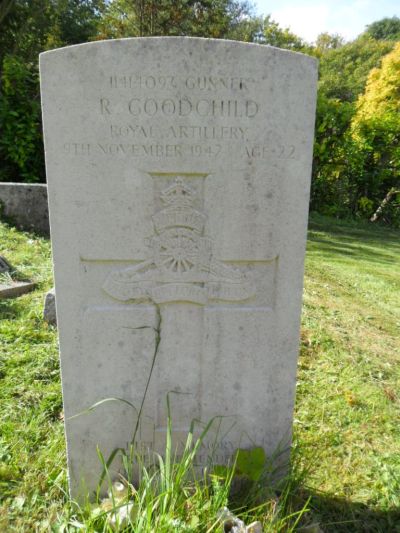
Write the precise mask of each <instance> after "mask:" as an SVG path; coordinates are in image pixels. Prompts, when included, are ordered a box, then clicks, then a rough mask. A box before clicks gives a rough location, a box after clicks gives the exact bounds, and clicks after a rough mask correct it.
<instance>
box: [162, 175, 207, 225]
mask: <svg viewBox="0 0 400 533" xmlns="http://www.w3.org/2000/svg"><path fill="white" fill-rule="evenodd" d="M195 195H196V192H195V191H194V190H193V189H191V188H190V187H189V186H188V185H186V184H185V183H184V181H183V180H182V178H180V177H178V178H176V179H175V181H174V183H173V184H172V185H170V186H169V187H167V188H166V189H165V190H164V191H162V192H161V194H160V198H161V200H162V201H163V203H164V204H166V205H167V207H166V208H165V209H162V210H161V211H159V212H158V213H155V214H154V215H153V217H152V219H153V224H154V229H155V230H156V232H157V233H161V232H162V231H164V230H166V229H169V228H174V227H183V228H188V229H190V230H193V231H196V232H197V233H202V231H203V229H204V224H205V222H206V219H207V217H206V215H204V213H201V212H200V211H197V210H196V209H194V208H193V207H192V205H193V198H194V196H195Z"/></svg>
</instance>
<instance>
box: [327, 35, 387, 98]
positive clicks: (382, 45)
mask: <svg viewBox="0 0 400 533" xmlns="http://www.w3.org/2000/svg"><path fill="white" fill-rule="evenodd" d="M392 47H393V43H391V42H387V41H376V40H375V39H373V38H372V37H370V36H368V35H361V36H360V37H358V38H357V39H355V40H354V41H351V42H349V43H347V44H344V45H343V46H339V47H337V48H330V49H328V50H326V51H325V53H323V54H322V56H321V57H320V78H321V81H320V85H319V89H320V91H321V92H322V93H323V94H324V95H325V96H326V97H328V98H338V99H340V100H341V101H347V102H354V101H355V100H356V98H357V97H358V95H359V94H361V93H362V92H363V90H364V87H365V83H366V81H367V77H368V74H369V72H370V70H371V69H372V68H374V67H377V66H379V64H380V61H381V59H382V57H383V56H384V55H385V54H387V53H388V52H389V51H390V50H391V49H392Z"/></svg>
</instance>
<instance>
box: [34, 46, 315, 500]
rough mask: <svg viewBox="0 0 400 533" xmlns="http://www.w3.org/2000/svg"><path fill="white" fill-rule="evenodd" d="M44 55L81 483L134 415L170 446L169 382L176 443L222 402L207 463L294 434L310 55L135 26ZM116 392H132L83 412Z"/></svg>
mask: <svg viewBox="0 0 400 533" xmlns="http://www.w3.org/2000/svg"><path fill="white" fill-rule="evenodd" d="M40 70H41V88H42V107H43V123H44V136H45V149H46V169H47V179H48V188H49V205H50V224H51V237H52V244H53V255H54V273H55V285H56V292H57V317H58V326H59V337H60V353H61V367H62V384H63V398H64V409H65V420H66V436H67V449H68V467H69V479H70V488H71V494H72V496H73V497H81V496H83V495H84V494H85V493H87V492H90V491H92V490H93V489H94V488H95V487H96V484H97V483H98V480H99V474H100V472H101V465H100V462H99V460H98V456H97V451H96V449H97V447H99V448H100V450H101V451H102V453H103V454H104V456H105V457H107V456H108V455H109V454H110V453H112V451H113V450H114V449H116V448H127V447H128V446H129V443H130V442H131V440H132V438H133V428H137V431H136V433H135V445H136V446H137V448H138V449H140V450H142V451H143V452H145V453H146V454H147V455H148V456H151V454H152V453H153V452H158V453H161V454H162V453H163V448H164V445H165V434H166V428H167V412H166V397H167V395H168V397H169V398H170V400H171V412H172V424H173V443H174V446H175V447H176V450H177V453H178V454H179V449H180V446H181V442H182V440H183V439H184V438H185V435H186V432H187V431H188V429H189V427H190V424H191V422H192V420H194V419H196V420H199V421H201V422H202V423H207V422H208V421H209V420H211V419H212V418H213V417H220V418H219V419H218V420H219V422H218V424H215V426H214V427H213V428H212V430H211V432H210V435H209V438H208V439H206V441H205V442H204V445H203V446H202V448H201V450H200V452H199V454H198V456H197V462H198V464H199V465H206V464H208V463H209V462H210V461H213V462H215V463H219V464H220V463H225V462H227V461H229V459H230V457H231V456H232V454H233V453H234V451H235V450H236V449H237V448H239V447H242V448H249V447H253V446H263V447H264V449H265V451H266V453H267V454H268V455H269V456H272V455H273V454H274V453H276V452H282V450H286V451H287V450H288V449H289V447H290V440H291V426H292V413H293V404H294V391H295V377H296V361H297V352H298V337H299V320H300V308H301V293H302V278H303V262H304V250H305V238H306V225H307V211H308V198H309V183H310V173H311V155H312V140H313V126H314V112H315V90H316V76H317V70H316V62H315V60H314V59H313V58H311V57H307V56H304V55H302V54H297V53H291V52H287V51H283V50H278V49H275V48H271V47H265V46H261V45H252V44H244V43H238V42H228V41H216V40H209V39H198V38H183V37H169V38H141V39H124V40H114V41H104V42H96V43H89V44H84V45H77V46H71V47H68V48H64V49H59V50H54V51H51V52H46V53H44V54H42V55H41V58H40ZM107 398H121V399H123V400H126V401H127V402H129V403H130V404H132V405H133V406H135V409H133V408H131V407H129V406H128V404H127V403H123V402H118V401H109V402H103V403H101V405H99V406H98V407H97V408H96V409H94V410H92V411H90V413H88V414H83V415H81V416H74V415H76V414H78V413H81V412H83V411H85V410H86V409H87V408H88V407H90V406H91V405H93V404H95V403H96V402H100V401H101V400H104V399H107ZM138 412H140V413H141V415H140V420H139V421H138V420H137V413H138ZM199 427H200V426H199ZM286 457H287V453H286ZM118 468H119V465H118V463H115V464H113V466H112V475H115V476H116V475H117V473H118Z"/></svg>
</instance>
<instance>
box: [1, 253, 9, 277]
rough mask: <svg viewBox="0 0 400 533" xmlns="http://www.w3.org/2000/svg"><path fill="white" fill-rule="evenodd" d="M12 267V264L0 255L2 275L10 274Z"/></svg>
mask: <svg viewBox="0 0 400 533" xmlns="http://www.w3.org/2000/svg"><path fill="white" fill-rule="evenodd" d="M10 270H11V266H10V263H9V262H8V261H7V259H6V258H5V257H3V256H2V255H0V274H4V272H10Z"/></svg>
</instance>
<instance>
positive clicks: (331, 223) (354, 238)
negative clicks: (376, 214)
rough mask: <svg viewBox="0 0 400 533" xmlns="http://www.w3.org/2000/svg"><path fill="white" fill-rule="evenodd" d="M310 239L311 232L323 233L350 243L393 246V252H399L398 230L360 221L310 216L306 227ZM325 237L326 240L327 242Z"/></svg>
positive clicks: (399, 233) (399, 237) (399, 235)
mask: <svg viewBox="0 0 400 533" xmlns="http://www.w3.org/2000/svg"><path fill="white" fill-rule="evenodd" d="M308 229H309V232H310V233H311V235H310V237H313V232H317V231H318V232H320V231H322V232H324V233H327V234H329V235H330V236H331V237H333V238H335V237H337V238H338V239H340V241H341V240H342V239H346V240H349V241H351V242H355V243H360V242H362V243H363V244H365V245H367V246H368V245H372V246H378V247H379V246H383V245H385V246H393V248H394V250H393V251H394V252H395V253H396V252H400V230H396V229H392V228H388V227H385V226H375V225H374V224H372V223H368V222H361V221H340V220H336V219H334V218H330V217H323V216H320V215H312V216H311V217H310V220H309V225H308ZM329 238H330V237H329V236H328V235H327V237H326V239H327V240H329Z"/></svg>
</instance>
